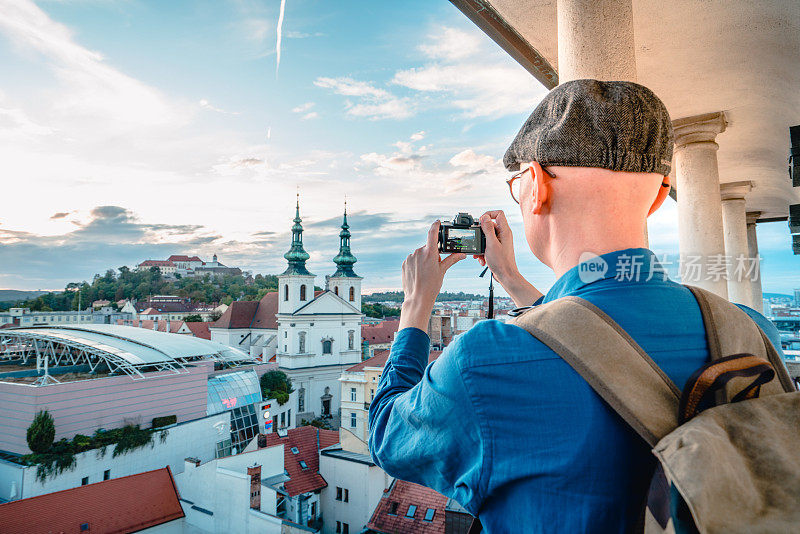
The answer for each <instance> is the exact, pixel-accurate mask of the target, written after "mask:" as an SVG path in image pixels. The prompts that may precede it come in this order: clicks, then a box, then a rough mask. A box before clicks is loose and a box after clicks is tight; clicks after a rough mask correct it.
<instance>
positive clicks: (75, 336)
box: [0, 324, 252, 378]
mask: <svg viewBox="0 0 800 534" xmlns="http://www.w3.org/2000/svg"><path fill="white" fill-rule="evenodd" d="M48 346H52V347H54V348H53V351H52V353H48V352H47V351H48V350H49V349H48V348H47V347H48ZM65 349H69V350H65ZM65 354H68V356H67V355H65ZM31 356H33V357H38V358H43V357H45V356H47V357H48V358H49V359H50V360H51V362H50V365H51V366H52V365H57V364H58V363H59V361H60V360H61V359H62V358H63V359H65V360H69V361H70V363H71V364H73V365H74V364H77V363H90V364H91V363H92V361H94V360H92V358H93V357H98V358H101V359H102V360H104V361H105V363H106V364H108V366H109V368H111V369H112V370H116V369H119V370H121V371H123V372H125V373H127V374H129V375H132V376H134V377H137V375H138V377H139V378H143V375H142V374H141V371H140V369H141V368H148V367H156V368H159V369H169V370H172V371H177V370H179V369H180V368H182V364H183V363H185V362H186V361H188V360H194V359H201V358H202V359H206V358H207V359H212V360H215V361H224V362H230V363H233V362H241V361H251V360H252V358H251V357H250V356H249V355H247V354H245V353H243V352H242V351H239V350H237V349H233V348H231V347H228V346H225V345H222V344H220V343H215V342H213V341H208V340H205V339H200V338H196V337H192V336H175V335H170V334H167V333H166V332H157V331H154V330H151V329H147V328H136V327H132V326H121V325H107V324H93V325H74V326H71V325H64V326H47V327H28V328H11V329H6V330H4V331H3V332H2V334H0V357H14V358H20V357H21V358H22V359H23V363H27V360H28V358H29V357H31ZM83 360H86V361H83ZM95 365H96V363H95Z"/></svg>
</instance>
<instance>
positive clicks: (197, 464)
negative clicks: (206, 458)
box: [183, 456, 200, 467]
mask: <svg viewBox="0 0 800 534" xmlns="http://www.w3.org/2000/svg"><path fill="white" fill-rule="evenodd" d="M183 461H184V462H186V463H187V464H190V465H193V466H194V467H200V459H199V458H195V457H193V456H189V457H188V458H184V459H183Z"/></svg>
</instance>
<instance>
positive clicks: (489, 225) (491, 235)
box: [481, 214, 499, 246]
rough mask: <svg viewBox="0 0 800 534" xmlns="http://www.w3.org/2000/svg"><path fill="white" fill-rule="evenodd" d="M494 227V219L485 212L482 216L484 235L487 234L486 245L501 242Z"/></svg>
mask: <svg viewBox="0 0 800 534" xmlns="http://www.w3.org/2000/svg"><path fill="white" fill-rule="evenodd" d="M494 229H495V224H494V221H493V220H492V219H491V218H489V217H488V216H486V215H485V214H484V215H483V216H481V230H483V235H485V236H486V246H494V245H496V244H499V241H498V239H497V234H496V233H495V231H494ZM490 243H491V245H490Z"/></svg>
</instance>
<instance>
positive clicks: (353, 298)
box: [350, 287, 356, 302]
mask: <svg viewBox="0 0 800 534" xmlns="http://www.w3.org/2000/svg"><path fill="white" fill-rule="evenodd" d="M355 301H356V288H354V287H351V288H350V302H355Z"/></svg>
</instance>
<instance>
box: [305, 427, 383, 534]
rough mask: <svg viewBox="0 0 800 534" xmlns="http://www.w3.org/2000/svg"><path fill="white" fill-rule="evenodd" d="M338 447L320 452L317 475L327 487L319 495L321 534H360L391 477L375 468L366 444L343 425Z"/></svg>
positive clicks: (340, 430)
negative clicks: (346, 533)
mask: <svg viewBox="0 0 800 534" xmlns="http://www.w3.org/2000/svg"><path fill="white" fill-rule="evenodd" d="M339 438H340V440H339V443H338V444H336V445H332V446H330V447H327V448H324V449H322V450H321V451H320V457H319V472H320V474H321V475H322V476H323V477H324V478H325V481H326V482H327V483H328V485H327V487H325V488H324V489H323V490H322V493H321V495H320V499H321V505H322V513H323V517H324V518H325V521H324V523H323V526H322V532H323V534H337V533H338V534H340V533H342V532H351V533H352V534H357V533H359V532H361V531H362V530H363V529H364V528H365V527H366V526H367V523H368V522H369V519H370V517H371V515H372V512H373V510H375V507H376V506H377V504H378V502H379V501H380V499H381V496H382V495H383V493H384V491H385V490H387V489H388V488H389V486H390V485H391V483H392V480H393V479H392V477H390V476H389V475H388V474H386V472H385V471H383V469H381V468H380V467H378V466H377V465H375V463H374V462H373V461H372V458H371V457H370V455H369V451H368V450H367V447H366V444H365V443H364V442H363V441H361V439H359V438H356V437H355V436H353V434H351V433H350V431H349V430H347V429H346V428H345V427H344V425H343V426H342V428H340V429H339Z"/></svg>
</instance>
